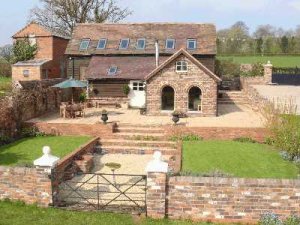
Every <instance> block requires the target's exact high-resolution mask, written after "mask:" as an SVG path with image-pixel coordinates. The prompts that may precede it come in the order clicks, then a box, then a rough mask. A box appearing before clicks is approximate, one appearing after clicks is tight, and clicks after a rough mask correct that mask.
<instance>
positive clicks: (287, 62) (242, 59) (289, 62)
mask: <svg viewBox="0 0 300 225" xmlns="http://www.w3.org/2000/svg"><path fill="white" fill-rule="evenodd" d="M217 58H218V59H220V60H226V59H227V60H228V59H232V60H233V61H234V62H236V63H249V64H251V63H256V62H260V63H267V62H268V61H269V60H270V61H271V63H272V64H273V66H275V67H296V66H297V67H300V56H218V57H217Z"/></svg>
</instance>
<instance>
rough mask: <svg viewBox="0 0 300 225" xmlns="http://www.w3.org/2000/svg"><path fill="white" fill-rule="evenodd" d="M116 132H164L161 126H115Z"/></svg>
mask: <svg viewBox="0 0 300 225" xmlns="http://www.w3.org/2000/svg"><path fill="white" fill-rule="evenodd" d="M116 131H117V132H120V133H151V134H153V133H164V132H165V131H164V129H161V128H147V127H117V128H116Z"/></svg>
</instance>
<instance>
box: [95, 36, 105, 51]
mask: <svg viewBox="0 0 300 225" xmlns="http://www.w3.org/2000/svg"><path fill="white" fill-rule="evenodd" d="M106 42H107V39H106V38H101V39H100V40H99V42H98V45H97V49H105V48H106Z"/></svg>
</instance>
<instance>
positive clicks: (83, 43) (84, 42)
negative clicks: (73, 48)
mask: <svg viewBox="0 0 300 225" xmlns="http://www.w3.org/2000/svg"><path fill="white" fill-rule="evenodd" d="M89 45H90V39H82V40H81V42H80V47H79V50H80V51H84V50H87V49H88V48H89Z"/></svg>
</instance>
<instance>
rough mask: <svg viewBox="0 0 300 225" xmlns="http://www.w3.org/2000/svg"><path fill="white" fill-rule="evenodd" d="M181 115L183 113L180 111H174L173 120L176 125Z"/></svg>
mask: <svg viewBox="0 0 300 225" xmlns="http://www.w3.org/2000/svg"><path fill="white" fill-rule="evenodd" d="M180 115H181V113H180V112H178V111H174V112H173V113H172V120H173V122H174V124H175V125H176V124H177V123H178V122H179V118H180Z"/></svg>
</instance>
